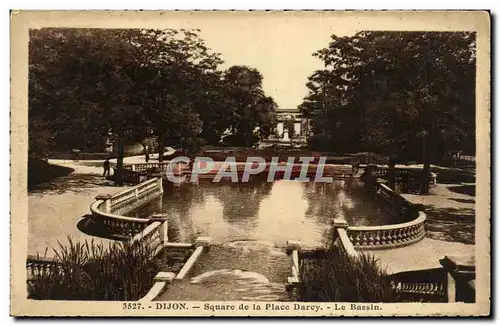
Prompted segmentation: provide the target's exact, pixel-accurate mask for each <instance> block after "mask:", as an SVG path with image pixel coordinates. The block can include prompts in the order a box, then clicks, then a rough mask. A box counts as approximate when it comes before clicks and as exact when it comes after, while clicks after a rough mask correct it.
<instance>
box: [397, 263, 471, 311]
mask: <svg viewBox="0 0 500 326" xmlns="http://www.w3.org/2000/svg"><path fill="white" fill-rule="evenodd" d="M440 263H441V265H442V267H440V268H432V269H424V270H415V271H405V272H400V273H395V274H391V275H389V276H388V279H389V281H390V282H391V286H392V288H393V289H394V291H395V293H396V296H397V300H398V301H400V302H466V303H473V302H475V277H476V273H475V266H474V263H471V262H470V261H469V262H467V263H466V264H460V263H457V260H456V258H450V257H444V258H443V259H441V260H440Z"/></svg>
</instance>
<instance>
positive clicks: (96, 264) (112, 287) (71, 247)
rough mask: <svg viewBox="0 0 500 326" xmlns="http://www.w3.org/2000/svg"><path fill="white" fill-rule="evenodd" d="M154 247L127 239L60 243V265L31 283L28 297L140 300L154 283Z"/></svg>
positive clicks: (57, 251) (36, 277)
mask: <svg viewBox="0 0 500 326" xmlns="http://www.w3.org/2000/svg"><path fill="white" fill-rule="evenodd" d="M153 252H154V248H152V247H151V246H147V245H142V244H135V245H133V246H132V245H130V244H129V243H127V242H121V243H115V244H111V245H109V247H104V246H103V245H102V244H96V243H94V242H93V241H92V242H90V243H89V242H87V241H86V242H85V243H81V242H74V241H72V240H71V238H69V243H68V244H67V245H62V244H61V243H59V248H58V249H54V253H55V260H56V262H57V263H58V265H57V266H56V265H54V266H53V267H51V269H50V270H49V271H46V272H45V273H43V274H41V275H38V276H35V277H34V278H33V279H32V280H31V281H30V282H28V298H29V299H39V300H43V299H46V300H117V301H127V300H138V299H140V298H141V297H143V296H144V295H145V294H146V293H147V291H149V289H150V288H151V287H152V286H153V283H154V282H153V277H154V276H155V275H156V273H157V272H158V269H159V268H158V263H157V261H156V260H155V259H154V256H153Z"/></svg>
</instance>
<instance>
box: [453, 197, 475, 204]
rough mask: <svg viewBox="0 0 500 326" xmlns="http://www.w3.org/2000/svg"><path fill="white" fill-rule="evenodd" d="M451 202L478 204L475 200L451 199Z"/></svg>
mask: <svg viewBox="0 0 500 326" xmlns="http://www.w3.org/2000/svg"><path fill="white" fill-rule="evenodd" d="M451 200H454V201H456V202H459V203H463V204H474V203H475V202H476V201H475V200H474V199H461V198H451Z"/></svg>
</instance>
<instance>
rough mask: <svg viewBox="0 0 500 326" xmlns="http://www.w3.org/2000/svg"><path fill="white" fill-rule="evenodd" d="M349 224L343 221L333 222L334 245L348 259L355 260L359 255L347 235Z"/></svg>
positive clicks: (336, 220)
mask: <svg viewBox="0 0 500 326" xmlns="http://www.w3.org/2000/svg"><path fill="white" fill-rule="evenodd" d="M347 228H348V225H347V222H346V221H345V220H341V219H335V220H333V245H334V246H335V247H337V248H339V249H340V251H341V252H342V253H343V254H344V255H345V256H347V257H352V258H355V257H357V256H358V253H357V252H356V250H355V249H354V246H353V243H352V242H351V240H350V239H349V237H348V235H347Z"/></svg>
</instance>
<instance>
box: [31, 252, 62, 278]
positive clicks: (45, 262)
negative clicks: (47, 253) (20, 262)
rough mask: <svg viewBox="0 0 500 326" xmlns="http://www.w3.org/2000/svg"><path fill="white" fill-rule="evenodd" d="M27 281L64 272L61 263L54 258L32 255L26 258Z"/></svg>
mask: <svg viewBox="0 0 500 326" xmlns="http://www.w3.org/2000/svg"><path fill="white" fill-rule="evenodd" d="M26 271H27V281H28V283H29V282H31V281H32V280H33V279H35V278H38V277H43V276H47V277H48V276H51V275H52V274H54V273H55V274H58V273H61V272H62V266H61V263H60V262H58V261H57V260H55V259H53V258H47V257H39V256H30V255H28V257H27V259H26Z"/></svg>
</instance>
